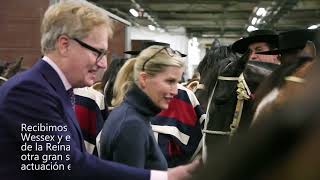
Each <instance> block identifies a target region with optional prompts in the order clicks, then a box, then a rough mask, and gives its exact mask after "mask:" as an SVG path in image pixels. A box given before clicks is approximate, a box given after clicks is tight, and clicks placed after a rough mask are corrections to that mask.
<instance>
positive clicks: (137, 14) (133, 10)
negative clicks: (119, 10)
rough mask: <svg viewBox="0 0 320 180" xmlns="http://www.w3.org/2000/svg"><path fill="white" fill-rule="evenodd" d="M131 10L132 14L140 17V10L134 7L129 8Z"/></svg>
mask: <svg viewBox="0 0 320 180" xmlns="http://www.w3.org/2000/svg"><path fill="white" fill-rule="evenodd" d="M129 12H130V13H131V14H132V16H134V17H138V16H139V13H138V11H137V10H135V9H133V8H131V9H130V10H129Z"/></svg>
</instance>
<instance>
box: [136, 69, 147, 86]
mask: <svg viewBox="0 0 320 180" xmlns="http://www.w3.org/2000/svg"><path fill="white" fill-rule="evenodd" d="M147 78H148V75H147V73H146V72H140V73H139V77H138V81H139V84H140V87H141V89H144V88H146V84H147Z"/></svg>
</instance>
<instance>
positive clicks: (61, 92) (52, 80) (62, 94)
mask: <svg viewBox="0 0 320 180" xmlns="http://www.w3.org/2000/svg"><path fill="white" fill-rule="evenodd" d="M35 66H36V67H35V68H36V69H38V70H39V71H40V73H41V74H42V75H43V77H44V78H45V79H46V80H47V81H48V84H50V86H51V87H52V88H53V89H54V90H55V91H56V92H57V94H58V96H59V98H60V100H61V102H62V105H63V110H64V112H65V115H66V119H65V121H66V123H67V124H69V127H68V128H69V130H71V134H72V135H73V136H74V138H75V140H77V142H78V144H79V145H80V148H81V150H82V151H84V144H83V137H82V133H81V129H80V126H79V123H78V121H77V118H76V116H75V112H74V110H73V108H72V104H71V101H70V97H69V96H68V93H67V91H66V89H65V87H64V85H63V83H62V81H61V79H60V77H59V75H58V74H57V73H56V71H55V70H54V69H53V68H52V67H51V66H50V65H49V64H48V63H46V62H45V61H43V60H39V61H38V62H37V64H35Z"/></svg>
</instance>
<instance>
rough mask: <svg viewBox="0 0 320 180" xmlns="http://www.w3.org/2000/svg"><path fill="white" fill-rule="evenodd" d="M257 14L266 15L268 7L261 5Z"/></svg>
mask: <svg viewBox="0 0 320 180" xmlns="http://www.w3.org/2000/svg"><path fill="white" fill-rule="evenodd" d="M256 15H257V16H263V17H264V16H266V15H267V10H266V8H263V7H261V8H259V9H258V10H257V12H256Z"/></svg>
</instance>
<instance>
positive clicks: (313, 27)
mask: <svg viewBox="0 0 320 180" xmlns="http://www.w3.org/2000/svg"><path fill="white" fill-rule="evenodd" d="M319 25H320V24H318V25H315V24H314V25H311V26H309V27H308V29H317V28H318V27H319Z"/></svg>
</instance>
